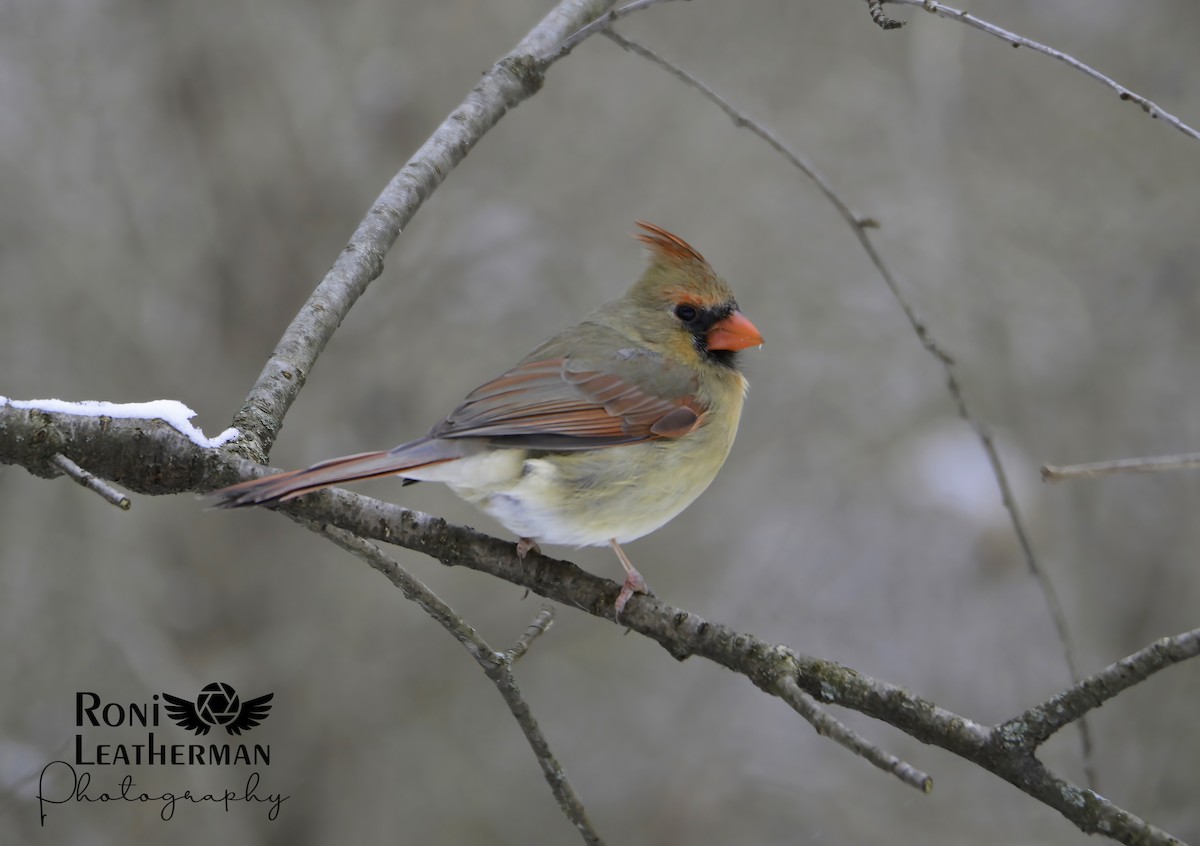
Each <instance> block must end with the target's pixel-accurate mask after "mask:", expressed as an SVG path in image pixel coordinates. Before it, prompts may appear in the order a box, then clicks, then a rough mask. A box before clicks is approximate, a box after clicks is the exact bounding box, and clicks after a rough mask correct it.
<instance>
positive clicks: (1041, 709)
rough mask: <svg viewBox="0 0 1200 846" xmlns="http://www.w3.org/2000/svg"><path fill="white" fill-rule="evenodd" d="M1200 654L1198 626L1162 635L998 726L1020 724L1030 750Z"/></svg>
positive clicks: (1003, 728)
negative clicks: (1122, 694)
mask: <svg viewBox="0 0 1200 846" xmlns="http://www.w3.org/2000/svg"><path fill="white" fill-rule="evenodd" d="M1197 655H1200V629H1192V630H1191V631H1190V632H1184V633H1183V634H1177V635H1175V636H1174V637H1164V638H1161V639H1159V640H1156V641H1155V642H1154V643H1152V644H1150V645H1149V646H1147V647H1145V648H1144V649H1140V650H1138V651H1137V652H1135V653H1133V654H1132V655H1129V656H1127V657H1125V658H1122V659H1121V660H1120V661H1117V662H1116V663H1115V664H1110V665H1109V666H1107V667H1105V668H1104V669H1103V670H1101V671H1100V672H1098V673H1096V674H1095V675H1092V676H1089V677H1088V678H1086V679H1084V680H1083V681H1082V682H1080V683H1079V684H1077V685H1075V686H1073V687H1071V688H1069V689H1067V690H1064V691H1063V692H1062V693H1059V694H1056V695H1055V696H1053V697H1052V698H1050V699H1049V700H1047V701H1046V702H1043V703H1042V704H1040V705H1035V706H1034V707H1032V708H1030V709H1029V710H1028V711H1026V712H1025V713H1024V714H1021V715H1020V716H1019V717H1016V718H1014V719H1012V720H1009V721H1008V722H1007V723H1005V724H1004V725H1002V726H1000V728H999V729H998V730H999V731H1004V730H1005V728H1006V727H1012V726H1021V727H1022V732H1021V737H1022V739H1023V742H1024V743H1026V744H1029V748H1030V749H1031V750H1032V749H1033V748H1036V747H1037V746H1039V745H1040V744H1042V743H1044V742H1045V741H1046V740H1047V738H1049V737H1050V736H1051V735H1052V734H1054V733H1055V732H1056V731H1058V730H1059V729H1060V728H1062V727H1063V726H1065V725H1067V724H1068V723H1071V722H1073V721H1074V720H1077V719H1079V718H1080V717H1082V716H1083V715H1084V714H1086V713H1087V712H1088V711H1091V710H1092V709H1094V708H1099V707H1100V706H1101V705H1103V704H1104V703H1105V702H1107V701H1108V700H1110V699H1112V698H1113V697H1114V696H1116V695H1117V694H1119V693H1121V692H1122V691H1125V690H1128V689H1129V688H1131V687H1133V686H1134V685H1135V684H1138V683H1139V682H1143V681H1145V680H1146V679H1148V678H1149V677H1150V676H1152V675H1154V674H1155V673H1157V672H1159V671H1161V670H1165V669H1166V668H1167V667H1171V666H1174V665H1175V664H1178V663H1180V662H1181V661H1186V660H1188V659H1189V658H1195V657H1196V656H1197Z"/></svg>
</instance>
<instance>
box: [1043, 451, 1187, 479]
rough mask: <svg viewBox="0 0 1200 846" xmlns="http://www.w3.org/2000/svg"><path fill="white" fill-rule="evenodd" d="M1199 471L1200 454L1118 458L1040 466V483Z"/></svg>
mask: <svg viewBox="0 0 1200 846" xmlns="http://www.w3.org/2000/svg"><path fill="white" fill-rule="evenodd" d="M1197 469H1200V452H1187V453H1183V454H1182V455H1156V456H1154V457H1153V458H1118V459H1114V460H1112V461H1095V462H1092V463H1090V464H1068V465H1065V466H1063V467H1055V466H1054V465H1052V464H1043V465H1042V481H1045V482H1062V481H1065V480H1067V479H1094V478H1096V477H1097V476H1115V475H1117V474H1118V473H1162V472H1164V471H1166V470H1197Z"/></svg>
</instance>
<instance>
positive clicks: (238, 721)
mask: <svg viewBox="0 0 1200 846" xmlns="http://www.w3.org/2000/svg"><path fill="white" fill-rule="evenodd" d="M274 696H275V694H274V693H268V694H267V695H265V696H260V697H258V698H257V699H248V700H246V701H245V702H242V701H241V699H240V698H239V697H238V694H237V691H236V690H234V689H233V687H231V686H230V685H227V684H225V683H224V682H213V683H212V684H206V685H205V686H204V688H203V689H202V690H201V691H200V695H199V696H197V697H196V701H195V702H192V701H190V700H187V699H184V698H182V697H180V696H172V695H171V694H169V693H164V694H163V700H164V701H165V702H166V703H167V706H166V708H167V714H168V715H170V717H171V719H172V720H174V721H175V722H176V723H178V724H179V725H180V726H181V727H182V728H185V729H187V730H188V731H194V732H196V734H197V735H201V734H208V730H209V729H210V728H213V727H214V726H224V727H225V731H227V732H228V733H229V734H241V733H242V732H243V731H249V730H250V729H252V728H254V727H255V726H257V725H258V724H259V723H261V722H262V721H263V720H265V719H266V718H267V714H268V713H270V711H271V705H270V702H271V699H273V698H274Z"/></svg>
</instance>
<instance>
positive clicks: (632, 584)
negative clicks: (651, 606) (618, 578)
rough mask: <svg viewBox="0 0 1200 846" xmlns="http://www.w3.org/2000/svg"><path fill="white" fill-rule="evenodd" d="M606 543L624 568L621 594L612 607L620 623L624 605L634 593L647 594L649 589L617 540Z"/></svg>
mask: <svg viewBox="0 0 1200 846" xmlns="http://www.w3.org/2000/svg"><path fill="white" fill-rule="evenodd" d="M608 543H609V545H610V546H612V548H613V552H615V553H617V558H619V559H621V566H622V567H624V568H625V583H624V584H623V585H621V592H620V593H618V594H617V602H616V604H615V605H614V606H613V607H614V608H615V609H616V612H617V616H616V619H617V622H620V621H621V612H622V611H624V610H625V603H626V602H628V601H629V600H630V598H631V597H632V596H633V595H634V594H635V593H649V592H650V589H649V588H647V587H646V580H645V579H643V578H642V574H641V573H639V572H638V571H637V568H636V567H634V566H633V562H632V561H630V560H629V556H628V555H626V554H625V550H623V549H621V545H620V544H619V543H617V539H616V538H612V539H611V540H609V542H608Z"/></svg>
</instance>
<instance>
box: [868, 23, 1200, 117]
mask: <svg viewBox="0 0 1200 846" xmlns="http://www.w3.org/2000/svg"><path fill="white" fill-rule="evenodd" d="M884 2H885V3H896V4H898V5H901V6H918V7H920V8H922V9H924V10H925V11H927V12H930V13H931V14H934V15H937V16H938V17H939V18H947V19H949V20H956V21H960V22H961V23H964V24H966V25H967V26H969V27H972V28H973V29H977V30H979V31H980V32H986V33H987V34H988V35H992V36H995V37H996V38H999V39H1000V40H1001V41H1006V42H1008V43H1009V44H1011V45H1012V46H1013V47H1028V48H1029V49H1030V50H1033V51H1034V52H1036V53H1041V54H1042V55H1044V56H1049V57H1050V58H1052V59H1056V60H1058V61H1060V62H1062V63H1063V64H1065V65H1067V66H1069V67H1072V68H1074V69H1075V70H1077V71H1079V72H1080V73H1083V74H1086V75H1087V76H1090V77H1091V78H1092V79H1094V80H1096V81H1097V82H1100V83H1103V84H1104V85H1106V86H1108V87H1109V88H1111V89H1112V90H1113V91H1116V92H1117V95H1118V96H1119V97H1120V98H1121V99H1122V100H1126V101H1129V102H1133V103H1137V104H1138V105H1139V106H1141V107H1142V111H1143V112H1145V113H1146V114H1148V115H1150V117H1152V118H1155V119H1157V120H1161V121H1163V123H1166V124H1168V125H1170V126H1173V127H1175V128H1176V129H1178V130H1179V131H1180V132H1182V133H1183V134H1184V135H1186V136H1188V137H1189V138H1191V139H1193V140H1196V141H1200V132H1198V131H1197V130H1195V129H1193V128H1192V127H1191V126H1189V125H1188V124H1186V123H1184V122H1183V121H1182V120H1180V119H1179V118H1177V117H1175V115H1173V114H1171V113H1170V112H1168V111H1166V110H1165V109H1164V108H1163V107H1162V106H1160V105H1158V104H1157V103H1155V102H1154V101H1153V100H1150V99H1148V98H1146V97H1143V96H1142V95H1141V94H1138V93H1137V92H1136V91H1133V90H1131V89H1129V88H1126V87H1125V86H1124V85H1122V84H1121V83H1119V82H1117V81H1116V80H1114V79H1111V78H1110V77H1107V76H1105V75H1104V74H1102V73H1100V71H1098V70H1096V69H1095V68H1093V67H1092V66H1091V65H1087V64H1084V63H1083V62H1081V61H1079V60H1078V59H1076V58H1075V57H1074V56H1071V55H1069V54H1067V53H1064V52H1062V51H1061V50H1055V49H1054V48H1053V47H1050V46H1048V45H1046V44H1041V43H1040V42H1037V41H1034V40H1032V39H1030V38H1026V37H1024V36H1023V35H1017V34H1016V33H1015V32H1009V31H1008V30H1007V29H1002V28H1000V27H998V26H996V25H995V24H991V23H988V22H987V21H985V20H981V19H980V18H977V17H975V16H974V15H972V14H970V13H969V12H963V11H960V10H959V9H954V8H951V7H950V6H947V5H945V4H944V3H935V2H933V0H884Z"/></svg>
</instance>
